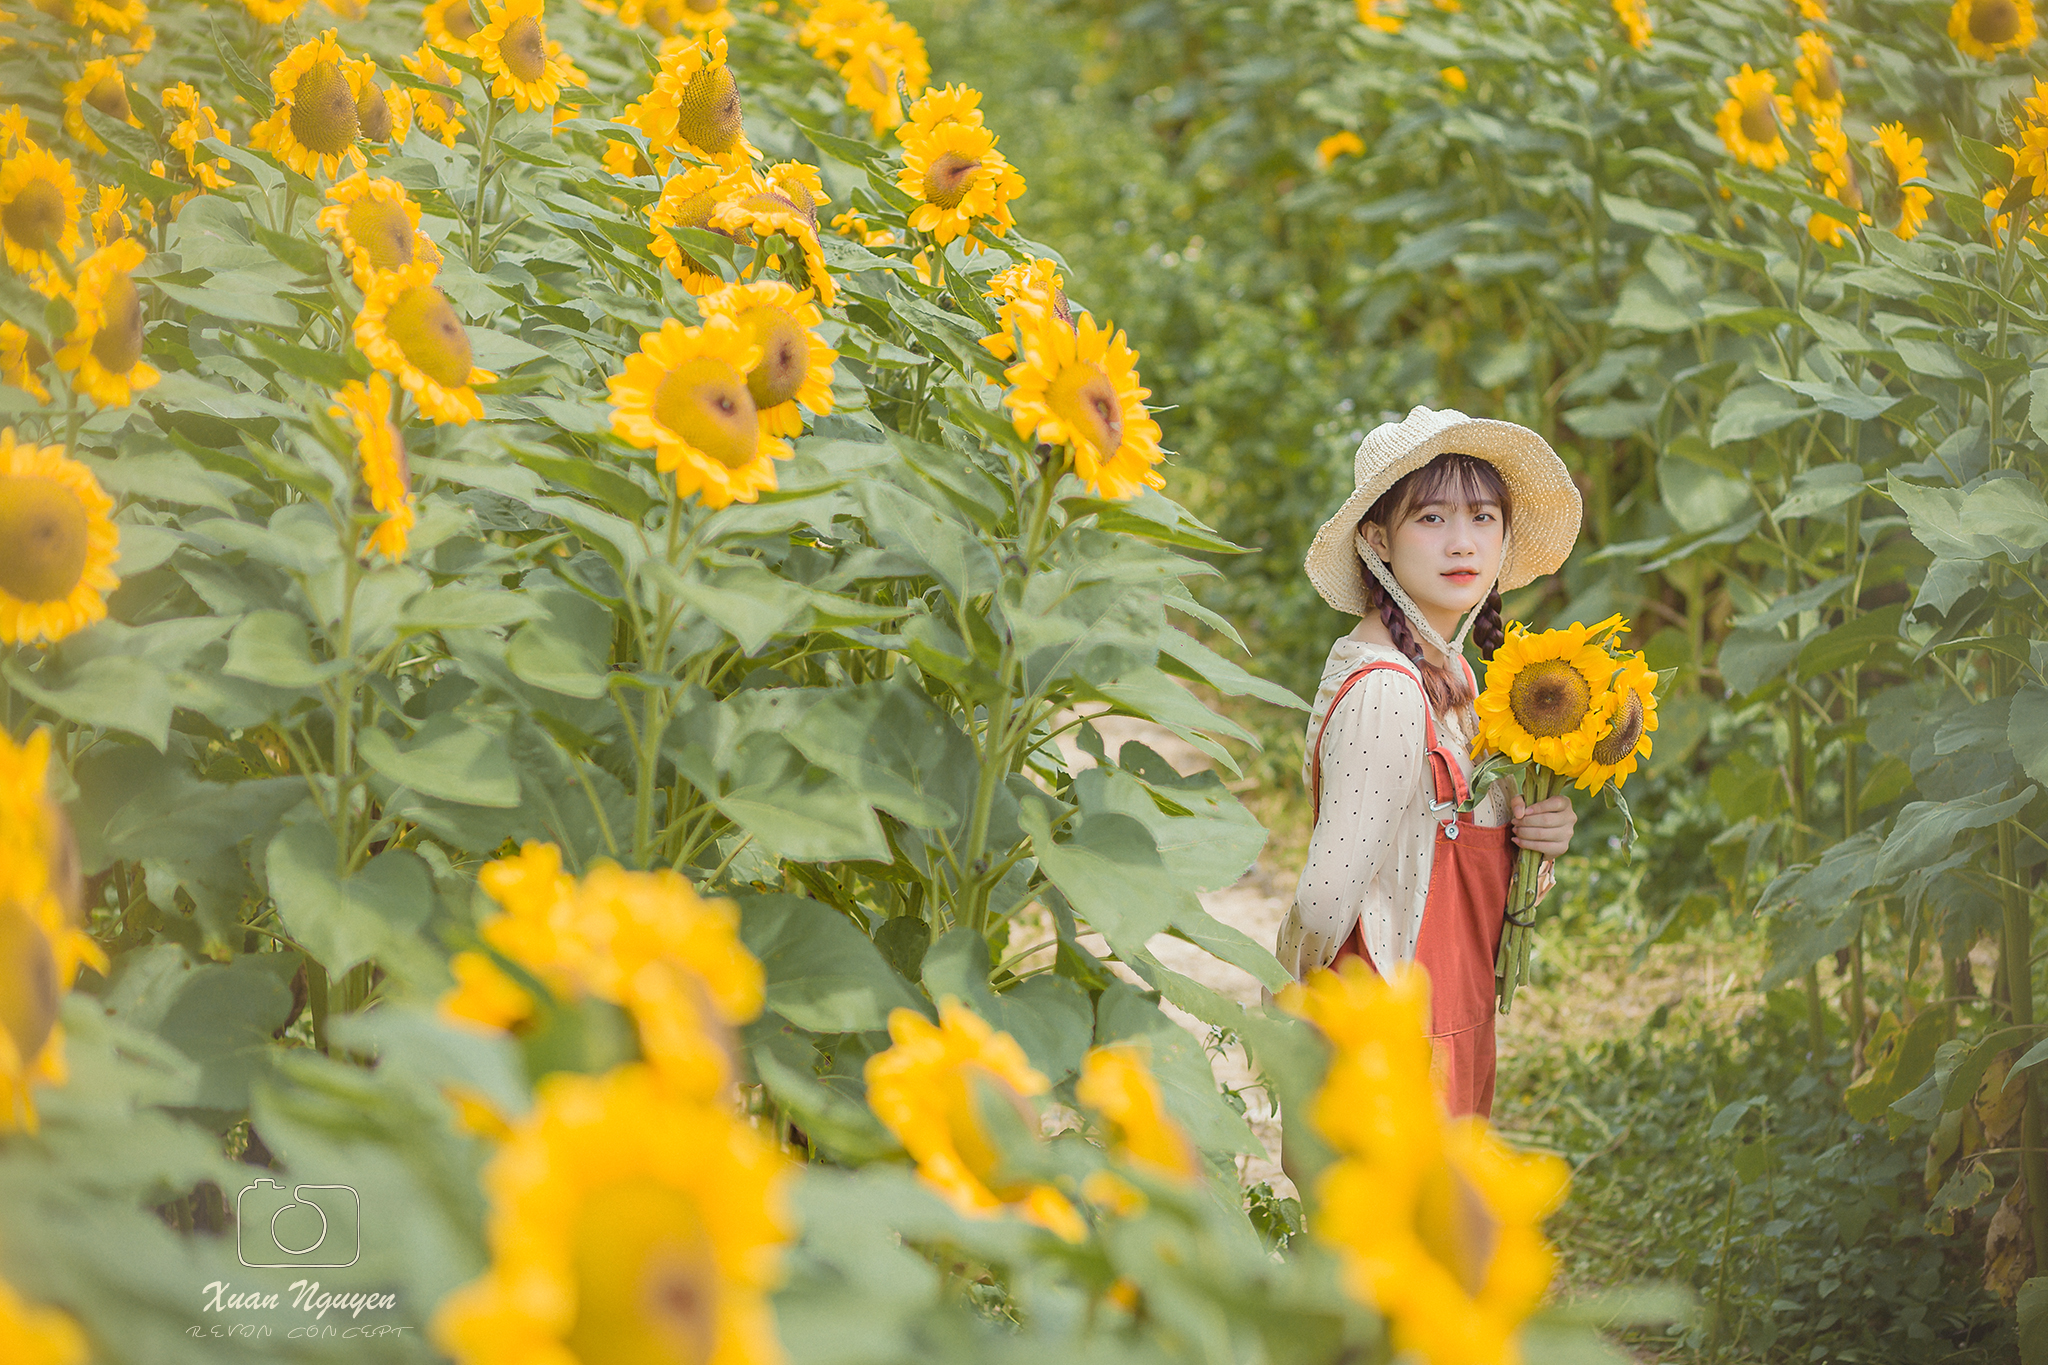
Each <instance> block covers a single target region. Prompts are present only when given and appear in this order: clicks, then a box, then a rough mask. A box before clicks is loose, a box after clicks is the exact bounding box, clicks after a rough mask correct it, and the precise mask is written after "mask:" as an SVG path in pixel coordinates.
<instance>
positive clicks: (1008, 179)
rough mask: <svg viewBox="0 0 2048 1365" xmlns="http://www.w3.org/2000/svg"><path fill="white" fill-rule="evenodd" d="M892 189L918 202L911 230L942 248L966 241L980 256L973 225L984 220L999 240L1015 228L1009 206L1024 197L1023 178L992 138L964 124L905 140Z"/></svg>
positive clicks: (951, 125)
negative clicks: (927, 234) (925, 236)
mask: <svg viewBox="0 0 2048 1365" xmlns="http://www.w3.org/2000/svg"><path fill="white" fill-rule="evenodd" d="M896 187H897V188H898V189H900V190H902V191H903V192H904V193H905V194H907V195H910V196H911V197H912V198H914V199H917V200H919V201H921V202H920V203H919V205H918V207H917V209H916V210H915V211H913V212H912V213H911V215H910V226H911V227H913V228H915V229H917V230H918V231H919V232H927V233H930V234H931V235H932V237H933V238H934V239H935V240H936V241H937V242H938V244H939V245H940V246H944V245H946V244H947V243H948V242H951V241H953V240H954V239H955V238H957V237H967V250H968V251H969V252H976V251H980V250H981V247H982V244H981V242H979V241H978V240H976V239H975V238H974V237H972V236H971V235H969V234H971V232H972V231H973V228H974V224H975V223H976V221H978V220H987V222H988V224H989V227H990V230H991V231H993V232H994V233H995V235H996V236H998V237H1000V236H1002V235H1003V234H1004V233H1006V232H1008V231H1009V230H1010V229H1011V228H1013V227H1015V226H1016V225H1017V220H1016V219H1015V218H1014V217H1012V216H1011V213H1010V201H1011V200H1012V199H1015V198H1016V197H1017V196H1019V195H1021V194H1023V193H1024V177H1023V176H1022V175H1020V174H1018V173H1017V171H1016V169H1015V168H1014V167H1012V166H1011V165H1010V163H1009V162H1008V161H1006V160H1005V159H1004V158H1003V154H1002V153H1001V152H999V151H997V150H996V135H995V134H994V133H992V132H990V131H989V130H988V129H986V128H980V127H976V126H974V125H972V124H966V123H944V124H940V125H939V126H938V127H936V128H934V129H932V130H931V131H930V132H929V133H922V134H917V135H914V136H912V137H909V138H906V139H904V148H903V169H902V170H900V171H898V172H897V173H896Z"/></svg>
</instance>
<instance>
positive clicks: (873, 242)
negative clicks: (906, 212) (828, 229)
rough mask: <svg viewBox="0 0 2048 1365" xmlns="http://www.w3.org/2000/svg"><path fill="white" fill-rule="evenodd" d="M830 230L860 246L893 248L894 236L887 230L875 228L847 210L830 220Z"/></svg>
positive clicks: (894, 243)
mask: <svg viewBox="0 0 2048 1365" xmlns="http://www.w3.org/2000/svg"><path fill="white" fill-rule="evenodd" d="M832 230H833V231H834V232H836V233H838V234H839V235H840V236H842V237H851V238H852V239H853V240H854V241H856V242H859V243H860V244H861V245H862V246H895V245H896V234H895V233H893V232H891V231H889V229H887V228H875V227H870V226H869V225H868V220H867V219H865V218H863V217H861V216H860V215H859V214H858V213H855V212H853V211H852V210H848V211H847V212H845V213H842V214H840V215H839V216H838V217H836V218H834V219H833V220H832Z"/></svg>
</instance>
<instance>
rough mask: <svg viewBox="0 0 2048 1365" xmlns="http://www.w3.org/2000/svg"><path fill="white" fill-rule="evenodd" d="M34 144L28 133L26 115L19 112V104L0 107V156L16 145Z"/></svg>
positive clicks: (28, 145)
mask: <svg viewBox="0 0 2048 1365" xmlns="http://www.w3.org/2000/svg"><path fill="white" fill-rule="evenodd" d="M34 145H35V142H34V139H32V138H31V137H29V135H28V116H27V115H26V114H24V113H22V112H21V106H20V105H18V104H10V105H8V106H7V107H6V108H4V109H0V156H6V155H7V154H8V153H9V152H12V151H13V150H14V149H15V148H16V147H31V146H34Z"/></svg>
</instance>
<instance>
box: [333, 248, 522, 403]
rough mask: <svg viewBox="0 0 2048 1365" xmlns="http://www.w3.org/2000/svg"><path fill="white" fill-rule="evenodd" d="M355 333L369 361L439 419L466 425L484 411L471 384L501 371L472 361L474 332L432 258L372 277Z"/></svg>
mask: <svg viewBox="0 0 2048 1365" xmlns="http://www.w3.org/2000/svg"><path fill="white" fill-rule="evenodd" d="M355 338H356V346H357V347H358V348H359V349H360V350H361V351H362V353H363V355H364V356H365V357H366V358H367V359H368V360H369V362H370V364H372V365H373V366H375V367H376V368H377V369H380V370H382V371H384V372H385V373H386V374H389V375H395V376H396V377H397V379H398V382H399V385H400V386H401V387H402V388H404V390H405V391H406V392H407V393H409V394H411V395H412V397H413V401H414V402H415V403H418V404H419V405H420V411H421V412H423V413H425V414H426V415H427V416H428V417H430V418H432V419H433V420H434V421H435V422H436V423H453V424H454V425H456V426H461V425H463V424H464V423H467V422H473V421H475V420H476V419H477V418H479V417H482V416H483V415H484V405H483V401H482V400H481V399H479V398H478V397H477V396H476V392H475V390H473V389H472V388H471V387H470V385H472V384H488V383H490V382H491V381H492V380H494V379H496V378H497V376H496V375H494V374H491V373H490V372H489V371H487V370H480V369H478V368H476V366H475V365H473V364H471V363H470V350H469V333H468V332H467V331H465V330H464V329H463V326H462V319H461V318H460V317H458V316H456V313H455V306H454V305H453V304H451V303H449V302H448V298H447V296H446V295H445V294H443V293H442V292H441V291H440V290H439V289H436V288H435V287H434V265H433V263H431V262H429V261H425V260H417V259H416V260H414V261H413V262H412V264H410V265H407V266H402V267H400V268H399V269H397V270H386V271H383V272H380V273H379V274H378V275H377V276H376V277H375V278H374V279H372V280H371V282H370V287H369V288H368V289H367V290H365V291H364V295H363V311H362V312H360V313H358V314H356V323H355Z"/></svg>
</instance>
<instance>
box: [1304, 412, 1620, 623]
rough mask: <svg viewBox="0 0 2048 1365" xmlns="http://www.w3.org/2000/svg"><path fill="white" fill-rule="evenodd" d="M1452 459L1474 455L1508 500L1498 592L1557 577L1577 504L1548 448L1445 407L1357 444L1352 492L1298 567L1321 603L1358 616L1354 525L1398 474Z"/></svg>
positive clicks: (1414, 415) (1522, 432)
mask: <svg viewBox="0 0 2048 1365" xmlns="http://www.w3.org/2000/svg"><path fill="white" fill-rule="evenodd" d="M1453 453H1455V454H1463V455H1472V456H1475V457H1477V458H1479V459H1482V460H1484V461H1486V462H1487V463H1488V464H1490V465H1492V466H1493V467H1494V468H1495V469H1498V470H1499V471H1500V474H1501V478H1502V480H1503V481H1505V482H1506V484H1507V486H1508V496H1509V497H1510V498H1511V499H1513V501H1514V518H1513V520H1512V521H1511V522H1510V523H1509V526H1508V539H1507V546H1506V548H1505V551H1504V552H1503V554H1502V556H1501V566H1500V587H1501V590H1502V591H1504V592H1505V591H1507V590H1508V589H1510V588H1519V587H1521V586H1522V585H1523V584H1525V583H1528V582H1530V581H1532V580H1534V579H1537V578H1540V577H1542V576H1543V575H1544V574H1549V573H1556V572H1557V569H1558V566H1559V565H1561V564H1563V563H1564V561H1565V556H1566V555H1568V554H1570V553H1571V551H1572V544H1573V543H1574V542H1575V541H1577V540H1578V538H1579V516H1580V513H1581V511H1582V510H1583V505H1582V504H1581V502H1580V500H1579V490H1578V487H1577V486H1576V485H1574V484H1573V483H1572V479H1571V475H1570V474H1568V473H1567V472H1566V471H1565V467H1564V461H1563V460H1560V459H1558V458H1557V452H1556V451H1554V450H1552V449H1551V448H1550V443H1549V442H1548V441H1546V440H1544V439H1543V438H1542V437H1541V436H1538V435H1537V434H1536V433H1535V432H1533V431H1531V430H1529V428H1527V427H1522V426H1516V425H1515V424H1514V423H1513V422H1496V421H1493V420H1491V419H1489V418H1485V417H1467V416H1466V415H1465V414H1464V413H1462V412H1459V411H1457V410H1456V409H1453V408H1445V409H1443V410H1442V411H1436V410H1433V409H1430V408H1421V407H1418V408H1415V409H1413V410H1412V411H1411V412H1409V414H1408V415H1407V416H1406V417H1404V418H1402V419H1401V420H1400V421H1398V422H1382V423H1381V424H1380V425H1378V426H1376V427H1374V428H1373V429H1372V430H1371V431H1369V432H1367V433H1366V434H1365V439H1364V440H1363V441H1360V442H1359V443H1358V454H1357V456H1355V457H1354V459H1353V462H1352V475H1353V478H1354V479H1355V480H1356V482H1357V484H1358V487H1357V488H1356V489H1355V490H1353V492H1352V494H1351V496H1350V497H1348V498H1346V499H1345V500H1344V505H1343V506H1342V507H1340V508H1338V509H1337V515H1336V516H1334V517H1331V518H1330V519H1329V520H1328V521H1326V522H1324V523H1323V529H1322V530H1320V531H1318V532H1316V538H1315V543H1314V544H1312V545H1310V546H1309V548H1308V558H1307V559H1306V560H1304V561H1303V563H1302V567H1303V568H1305V569H1307V570H1308V577H1309V582H1311V583H1313V584H1315V585H1316V591H1317V592H1319V593H1321V594H1322V595H1323V600H1324V601H1325V602H1328V603H1329V604H1330V605H1331V606H1333V607H1335V608H1336V609H1337V610H1339V611H1348V612H1350V613H1351V614H1352V615H1353V616H1363V615H1365V587H1364V584H1363V583H1362V582H1361V581H1360V578H1359V568H1358V551H1357V549H1356V547H1355V545H1354V539H1355V537H1356V535H1357V532H1358V521H1359V518H1361V517H1363V516H1364V515H1365V514H1366V512H1367V511H1368V510H1370V508H1371V507H1372V505H1373V504H1374V503H1375V502H1378V501H1379V499H1380V495H1381V494H1383V493H1385V492H1386V491H1387V490H1388V489H1389V488H1392V487H1393V486H1394V484H1395V482H1396V481H1397V480H1399V479H1400V478H1401V476H1402V475H1404V474H1412V473H1414V472H1415V471H1416V470H1418V469H1420V468H1422V467H1423V466H1424V465H1426V464H1428V463H1429V462H1430V461H1431V460H1433V459H1435V458H1436V457H1437V456H1439V455H1447V454H1453Z"/></svg>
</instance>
